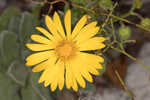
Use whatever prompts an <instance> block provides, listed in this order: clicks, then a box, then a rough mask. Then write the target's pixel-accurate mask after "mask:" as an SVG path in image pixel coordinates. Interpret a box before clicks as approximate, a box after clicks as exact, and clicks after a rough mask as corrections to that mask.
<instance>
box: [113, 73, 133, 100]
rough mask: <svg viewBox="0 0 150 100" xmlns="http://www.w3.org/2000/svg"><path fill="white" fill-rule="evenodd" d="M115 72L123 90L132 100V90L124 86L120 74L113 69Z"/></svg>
mask: <svg viewBox="0 0 150 100" xmlns="http://www.w3.org/2000/svg"><path fill="white" fill-rule="evenodd" d="M115 74H116V76H117V78H118V79H119V81H120V83H121V85H122V86H123V88H124V90H125V91H126V92H127V94H128V96H129V97H130V98H131V99H132V100H134V96H133V94H132V92H131V91H130V90H129V89H128V88H127V87H126V85H125V83H124V81H123V79H122V78H121V76H120V74H119V73H118V71H117V70H115Z"/></svg>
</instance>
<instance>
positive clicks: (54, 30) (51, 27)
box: [45, 15, 61, 40]
mask: <svg viewBox="0 0 150 100" xmlns="http://www.w3.org/2000/svg"><path fill="white" fill-rule="evenodd" d="M45 23H46V26H47V27H48V29H49V31H50V32H51V33H52V34H53V36H54V38H55V39H56V40H61V37H60V35H59V34H58V32H57V28H56V27H55V25H54V22H53V20H52V19H51V18H50V17H49V16H48V15H46V17H45Z"/></svg>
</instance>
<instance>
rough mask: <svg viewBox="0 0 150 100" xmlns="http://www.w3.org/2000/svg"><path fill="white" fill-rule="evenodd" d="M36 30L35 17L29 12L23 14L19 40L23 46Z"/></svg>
mask: <svg viewBox="0 0 150 100" xmlns="http://www.w3.org/2000/svg"><path fill="white" fill-rule="evenodd" d="M34 29H35V25H34V16H33V15H32V14H30V13H28V12H25V13H23V14H22V17H21V21H20V25H19V39H20V41H21V43H22V44H23V45H24V44H25V43H26V42H27V40H28V39H29V36H30V35H31V33H32V32H33V30H34Z"/></svg>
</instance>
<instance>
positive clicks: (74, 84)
mask: <svg viewBox="0 0 150 100" xmlns="http://www.w3.org/2000/svg"><path fill="white" fill-rule="evenodd" d="M72 80H73V85H72V88H73V90H74V91H76V92H77V91H78V85H77V82H76V79H75V78H73V79H72Z"/></svg>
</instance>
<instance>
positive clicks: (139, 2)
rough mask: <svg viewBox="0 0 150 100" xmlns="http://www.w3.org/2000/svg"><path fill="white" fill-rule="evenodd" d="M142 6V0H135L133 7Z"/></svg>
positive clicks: (138, 7)
mask: <svg viewBox="0 0 150 100" xmlns="http://www.w3.org/2000/svg"><path fill="white" fill-rule="evenodd" d="M141 7H142V0H133V7H132V9H140V8H141Z"/></svg>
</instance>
